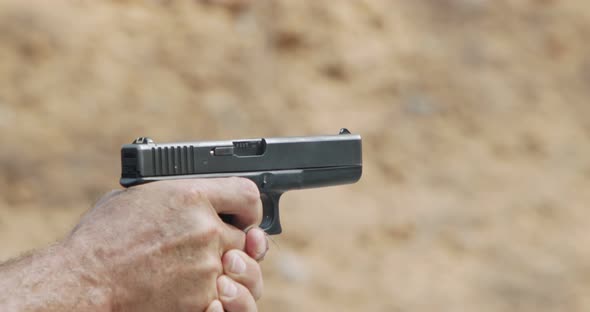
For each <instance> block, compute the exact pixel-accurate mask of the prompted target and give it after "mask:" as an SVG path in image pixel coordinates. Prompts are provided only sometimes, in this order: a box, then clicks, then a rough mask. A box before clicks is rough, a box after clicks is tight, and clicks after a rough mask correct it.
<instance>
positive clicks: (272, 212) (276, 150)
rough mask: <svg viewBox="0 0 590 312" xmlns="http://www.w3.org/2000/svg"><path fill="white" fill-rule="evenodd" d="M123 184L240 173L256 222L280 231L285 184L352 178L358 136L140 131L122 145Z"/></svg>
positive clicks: (358, 160) (356, 175)
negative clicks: (258, 204) (168, 135)
mask: <svg viewBox="0 0 590 312" xmlns="http://www.w3.org/2000/svg"><path fill="white" fill-rule="evenodd" d="M121 168H122V169H121V180H120V183H121V185H122V186H124V187H131V186H134V185H138V184H143V183H148V182H153V181H160V180H171V179H193V178H220V177H243V178H248V179H250V180H252V181H253V182H254V183H256V185H257V186H258V189H259V190H260V194H261V196H260V197H261V200H262V206H263V213H262V222H261V224H260V228H262V229H263V230H264V231H265V232H266V233H268V234H269V235H273V234H279V233H281V231H282V228H281V223H280V219H279V199H280V197H281V195H282V194H283V193H284V192H286V191H289V190H294V189H305V188H314V187H322V186H330V185H339V184H349V183H355V182H357V181H358V180H359V179H360V177H361V175H362V168H363V165H362V140H361V136H360V135H357V134H351V133H350V131H348V130H347V129H346V128H342V129H341V130H340V132H339V134H338V135H323V136H310V137H279V138H258V139H239V140H226V141H196V142H177V143H155V142H154V140H152V139H150V138H148V137H139V138H137V139H135V140H134V141H133V143H131V144H126V145H123V147H122V148H121Z"/></svg>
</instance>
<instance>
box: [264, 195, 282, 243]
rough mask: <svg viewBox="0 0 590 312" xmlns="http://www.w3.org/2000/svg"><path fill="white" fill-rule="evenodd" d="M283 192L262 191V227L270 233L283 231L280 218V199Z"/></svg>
mask: <svg viewBox="0 0 590 312" xmlns="http://www.w3.org/2000/svg"><path fill="white" fill-rule="evenodd" d="M281 195H282V194H281V193H262V194H261V195H260V199H261V201H262V222H261V223H260V228H261V229H262V230H264V231H265V232H266V233H267V234H269V235H275V234H280V233H281V232H282V228H281V222H280V219H279V199H280V198H281Z"/></svg>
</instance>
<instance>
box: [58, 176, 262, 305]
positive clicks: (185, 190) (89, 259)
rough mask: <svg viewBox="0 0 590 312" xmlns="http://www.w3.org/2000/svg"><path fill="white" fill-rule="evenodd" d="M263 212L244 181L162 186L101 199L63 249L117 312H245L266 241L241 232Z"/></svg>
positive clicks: (257, 290) (257, 233) (257, 286)
mask: <svg viewBox="0 0 590 312" xmlns="http://www.w3.org/2000/svg"><path fill="white" fill-rule="evenodd" d="M218 214H231V215H233V216H234V217H233V221H234V223H235V226H232V225H228V224H226V223H224V222H223V221H222V220H221V219H220V218H219V216H218ZM261 214H262V204H261V202H260V195H259V192H258V188H257V187H256V185H255V184H254V183H252V182H251V181H249V180H246V179H239V178H229V179H206V180H174V181H161V182H155V183H150V184H146V185H140V186H136V187H133V188H130V189H127V190H123V191H117V192H114V193H111V194H109V195H107V196H105V197H103V198H102V199H101V200H99V202H98V203H97V204H96V206H95V207H94V208H93V209H92V210H90V211H89V212H88V213H87V214H86V215H85V216H84V217H83V218H82V220H81V221H80V223H79V225H78V226H77V227H76V228H75V229H74V230H73V231H72V233H71V235H70V236H69V237H68V238H67V239H66V240H65V241H64V242H63V244H64V246H66V248H67V250H69V251H70V253H72V255H73V257H74V259H78V261H79V263H80V268H81V270H82V271H83V272H84V274H83V276H85V279H88V280H91V281H92V282H93V283H94V284H96V285H104V288H103V291H102V292H101V293H105V294H107V295H106V296H107V298H108V300H109V301H110V304H109V305H110V306H111V308H112V310H114V311H130V312H133V311H208V312H213V311H222V309H226V310H227V311H229V312H234V311H236V312H237V311H247V312H250V311H256V304H255V300H256V299H258V298H259V297H260V294H261V291H262V275H261V273H260V267H259V265H258V263H257V262H256V261H255V260H254V259H259V258H261V257H263V256H264V253H265V252H266V249H267V243H266V236H265V234H264V232H262V230H260V229H257V228H255V229H252V230H250V231H248V233H247V234H245V233H244V231H243V229H244V228H246V227H248V226H250V225H252V224H259V222H260V219H261ZM221 306H222V307H221ZM216 309H217V310H216Z"/></svg>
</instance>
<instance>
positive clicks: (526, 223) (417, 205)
mask: <svg viewBox="0 0 590 312" xmlns="http://www.w3.org/2000/svg"><path fill="white" fill-rule="evenodd" d="M589 96H590V4H588V2H587V1H584V0H570V1H559V0H535V1H533V0H493V1H492V0H424V1H403V0H390V1H386V0H363V1H360V0H359V1H328V0H324V1H317V0H306V1H301V0H297V1H287V0H283V1H271V0H258V1H237V0H236V1H232V0H225V1H214V0H210V1H196V0H194V1H181V0H160V1H156V0H153V1H132V0H128V1H122V0H121V1H114V0H112V1H65V0H52V1H30V0H1V1H0V259H7V258H10V257H13V256H15V255H18V254H19V253H20V252H22V251H24V250H27V249H30V248H34V247H39V246H44V245H46V244H48V243H50V242H52V241H54V240H56V239H58V238H60V237H61V236H63V235H64V234H65V233H66V232H67V231H68V230H69V229H70V228H71V227H72V226H73V225H74V224H75V223H76V220H77V218H78V217H79V216H80V215H81V214H82V213H83V212H84V211H85V210H86V209H87V208H89V207H90V206H91V205H92V203H93V202H94V201H95V200H96V199H97V198H98V197H99V196H100V195H101V194H102V193H105V192H107V191H108V190H110V189H112V188H117V187H118V178H119V174H120V163H119V149H120V146H121V145H122V144H124V143H129V142H130V141H131V140H132V139H133V138H135V137H137V136H151V137H153V138H155V139H156V140H157V141H177V140H198V139H232V138H247V137H264V136H283V135H316V134H336V133H337V131H338V129H339V128H341V127H348V128H349V129H350V130H351V131H353V132H354V133H360V134H362V135H363V143H364V165H365V170H364V175H363V178H362V180H361V181H360V182H359V183H358V184H355V185H351V186H344V187H336V188H326V189H318V190H310V191H300V192H293V193H288V195H286V196H284V197H283V199H282V218H283V226H284V230H285V232H284V234H283V235H281V236H279V237H275V241H276V244H275V245H274V246H273V249H272V251H271V253H270V254H269V255H268V256H267V259H266V260H265V261H264V270H265V277H266V293H265V295H264V298H263V299H262V301H261V302H260V309H261V311H286V312H289V311H344V312H346V311H482V312H485V311H535V312H542V311H589V310H590V230H589V227H590V211H589V209H590V207H589V205H590V188H589V187H590V104H589V103H588V98H589ZM277 245H278V246H277Z"/></svg>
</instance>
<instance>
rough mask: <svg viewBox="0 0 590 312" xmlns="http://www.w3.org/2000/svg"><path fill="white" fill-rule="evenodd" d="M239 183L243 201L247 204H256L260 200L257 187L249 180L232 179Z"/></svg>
mask: <svg viewBox="0 0 590 312" xmlns="http://www.w3.org/2000/svg"><path fill="white" fill-rule="evenodd" d="M234 179H236V181H237V183H239V187H240V189H241V190H242V191H243V193H244V196H245V197H246V198H245V199H246V200H247V201H248V202H249V203H256V202H257V201H259V200H260V191H259V190H258V186H257V185H256V183H254V182H253V181H252V180H250V179H246V178H234Z"/></svg>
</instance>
